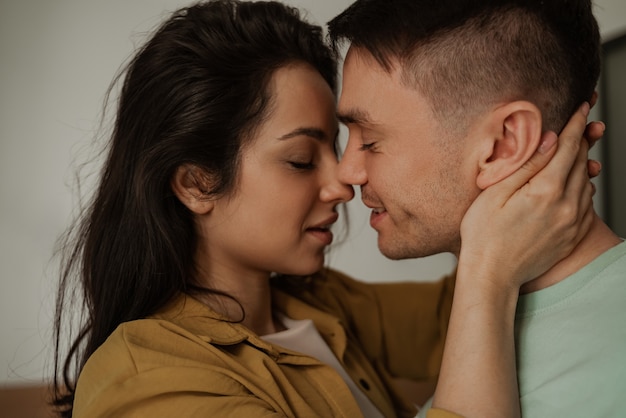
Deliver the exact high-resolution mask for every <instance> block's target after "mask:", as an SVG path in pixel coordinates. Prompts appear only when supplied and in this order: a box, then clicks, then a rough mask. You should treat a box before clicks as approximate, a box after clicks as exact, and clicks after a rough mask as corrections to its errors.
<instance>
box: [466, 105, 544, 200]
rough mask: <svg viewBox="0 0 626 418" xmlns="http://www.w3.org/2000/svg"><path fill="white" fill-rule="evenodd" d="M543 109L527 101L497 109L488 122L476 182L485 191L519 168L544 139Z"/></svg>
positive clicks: (485, 126) (490, 115)
mask: <svg viewBox="0 0 626 418" xmlns="http://www.w3.org/2000/svg"><path fill="white" fill-rule="evenodd" d="M541 122H542V119H541V111H540V110H539V108H538V107H537V106H535V105H534V104H532V103H530V102H527V101H515V102H510V103H507V104H505V105H504V106H500V107H498V108H496V109H495V110H494V111H493V112H491V113H490V114H489V116H488V120H487V121H486V123H485V124H484V129H485V130H486V132H483V133H482V134H484V135H485V138H487V139H486V140H487V142H486V143H484V145H485V148H484V150H485V151H484V152H483V153H482V155H481V159H480V162H479V165H480V167H479V169H480V172H479V173H478V176H477V178H476V184H477V185H478V187H479V188H480V189H481V190H484V189H486V188H487V187H489V186H491V185H493V184H495V183H498V182H499V181H501V180H502V179H504V178H506V177H508V176H509V175H511V174H512V173H514V172H515V171H516V170H517V169H519V168H520V167H521V166H522V165H523V164H524V163H525V162H526V161H528V160H529V159H530V157H531V156H532V155H533V154H534V153H535V151H536V150H537V147H538V146H539V142H540V140H541V132H542V125H541Z"/></svg>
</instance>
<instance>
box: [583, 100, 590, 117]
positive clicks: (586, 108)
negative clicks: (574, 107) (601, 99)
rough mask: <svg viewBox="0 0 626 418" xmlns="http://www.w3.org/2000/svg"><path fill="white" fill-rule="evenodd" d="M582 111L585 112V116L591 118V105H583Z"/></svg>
mask: <svg viewBox="0 0 626 418" xmlns="http://www.w3.org/2000/svg"><path fill="white" fill-rule="evenodd" d="M581 110H582V111H583V115H585V116H589V103H587V102H585V103H583V105H582V108H581Z"/></svg>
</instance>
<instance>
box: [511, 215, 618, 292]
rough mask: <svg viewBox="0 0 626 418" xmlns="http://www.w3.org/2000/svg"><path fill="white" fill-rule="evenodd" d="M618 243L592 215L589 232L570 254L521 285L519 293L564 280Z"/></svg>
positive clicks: (539, 288) (595, 216)
mask: <svg viewBox="0 0 626 418" xmlns="http://www.w3.org/2000/svg"><path fill="white" fill-rule="evenodd" d="M620 242H621V239H620V238H619V237H618V236H617V235H615V233H614V232H613V231H611V229H610V228H609V227H608V226H607V225H606V224H605V223H604V222H603V221H602V220H601V219H600V218H599V217H598V216H597V215H594V219H593V224H592V225H591V228H590V229H589V232H588V233H587V235H585V237H584V238H583V239H582V241H581V242H580V243H579V244H578V245H577V246H576V247H575V248H574V250H573V251H572V252H571V254H570V255H568V256H567V257H565V258H564V259H563V260H561V261H559V262H558V263H557V264H555V265H554V266H553V267H552V268H551V269H550V270H548V271H547V272H545V273H544V274H542V275H541V276H539V277H537V278H536V279H534V280H531V281H530V282H528V283H526V284H525V285H523V286H522V288H521V289H520V293H521V294H524V293H531V292H536V291H538V290H541V289H545V288H546V287H549V286H552V285H554V284H556V283H558V282H560V281H562V280H564V279H566V278H567V277H568V276H571V275H572V274H574V273H575V272H577V271H578V270H580V269H581V268H583V267H584V266H586V265H587V264H589V263H590V262H592V261H593V260H595V259H596V258H597V257H599V256H600V255H601V254H602V253H604V252H605V251H607V250H609V249H610V248H612V247H614V246H616V245H617V244H619V243H620Z"/></svg>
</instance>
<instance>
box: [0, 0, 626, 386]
mask: <svg viewBox="0 0 626 418" xmlns="http://www.w3.org/2000/svg"><path fill="white" fill-rule="evenodd" d="M286 2H287V3H289V4H291V5H294V6H297V7H301V8H303V9H305V10H307V11H308V12H309V13H308V16H309V18H310V20H311V21H313V22H315V23H318V24H324V23H326V22H327V21H328V20H329V19H331V18H332V17H333V16H335V15H336V14H337V13H338V12H340V11H341V10H343V9H345V8H346V7H347V6H348V5H349V4H350V3H351V0H291V1H286ZM188 3H189V2H188V1H180V0H109V1H96V0H55V1H46V0H38V1H37V0H35V1H22V0H0V196H1V198H0V385H8V384H28V383H39V382H40V381H41V380H42V378H43V377H46V376H49V374H50V370H51V367H50V353H51V348H50V346H51V325H52V312H53V302H54V293H55V284H56V273H57V271H56V267H57V265H56V264H55V261H54V260H53V259H52V255H53V248H54V244H55V241H56V239H57V237H58V236H59V234H61V233H62V232H63V230H64V229H65V227H66V226H67V224H68V222H69V220H70V219H71V216H72V210H73V208H74V207H76V204H77V191H76V190H75V189H74V177H73V176H74V175H75V173H76V170H77V168H78V166H79V165H80V164H81V163H83V162H85V161H86V158H87V157H88V156H89V155H91V154H90V153H91V151H93V149H94V148H93V144H92V142H93V140H94V137H95V135H96V133H97V130H98V124H99V117H100V114H101V110H102V102H103V98H104V93H105V91H106V89H107V87H108V85H109V83H110V81H111V79H112V78H113V75H114V74H115V73H116V72H117V70H118V68H119V66H120V65H121V64H122V63H123V62H124V61H125V60H126V59H127V58H128V57H129V56H130V55H131V53H132V52H133V50H134V48H135V47H137V46H138V45H140V44H141V43H142V41H143V40H144V39H145V35H146V34H147V33H148V32H149V31H150V30H151V29H152V28H154V26H155V25H156V24H158V23H159V22H160V21H161V20H162V19H163V18H165V17H166V16H167V15H168V12H170V11H172V10H175V9H177V8H178V7H182V6H185V5H187V4H188ZM595 3H596V7H595V12H596V16H597V17H598V20H599V22H600V25H601V29H602V33H603V37H604V38H605V39H609V38H611V37H614V36H616V35H617V34H620V33H622V32H624V31H625V30H626V2H624V1H623V0H597V1H596V2H595ZM94 171H95V168H93V167H92V169H91V170H88V171H87V172H94ZM600 184H601V179H600ZM360 205H361V204H360V200H359V197H358V196H357V198H356V199H355V200H354V201H353V203H352V204H350V205H349V211H350V216H351V226H350V228H351V231H350V237H351V239H350V241H348V242H346V243H344V244H343V245H341V246H338V247H336V248H334V249H333V250H332V252H331V254H330V256H329V258H328V259H329V262H330V264H331V265H333V266H334V267H337V268H339V269H341V270H344V271H346V272H349V273H351V274H352V275H354V276H356V277H359V278H361V279H363V280H368V281H382V280H392V279H393V280H405V279H407V280H431V279H434V278H437V277H439V276H440V275H442V274H445V273H448V272H449V271H451V270H452V268H453V266H454V257H453V256H452V255H450V254H442V255H438V256H434V257H429V258H427V259H423V260H412V261H401V262H392V261H389V260H386V259H385V258H384V257H383V256H381V255H380V254H379V253H378V250H377V249H376V235H375V233H374V232H373V231H372V230H371V229H370V228H369V225H368V216H369V214H368V212H367V211H365V210H364V209H363V208H362V207H361V206H360Z"/></svg>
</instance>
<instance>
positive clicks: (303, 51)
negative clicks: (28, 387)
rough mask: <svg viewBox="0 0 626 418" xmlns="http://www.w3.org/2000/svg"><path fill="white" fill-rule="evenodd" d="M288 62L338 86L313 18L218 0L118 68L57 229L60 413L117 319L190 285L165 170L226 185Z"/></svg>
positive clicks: (136, 314)
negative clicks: (76, 205) (83, 177)
mask: <svg viewBox="0 0 626 418" xmlns="http://www.w3.org/2000/svg"><path fill="white" fill-rule="evenodd" d="M293 62H304V63H308V64H310V65H311V66H313V67H314V68H316V69H317V70H318V71H319V72H320V74H321V75H322V77H323V78H324V79H325V80H326V81H327V82H328V84H329V85H330V86H331V88H332V89H333V91H336V60H335V55H334V54H333V53H332V52H331V50H330V49H329V48H328V47H327V46H326V44H325V43H324V39H323V33H322V30H321V28H320V27H318V26H312V25H310V24H308V23H306V22H304V21H303V20H302V19H301V18H300V15H299V13H298V11H297V10H296V9H293V8H289V7H287V6H285V5H283V4H280V3H277V2H239V1H236V0H218V1H210V2H203V3H198V4H195V5H193V6H191V7H187V8H184V9H181V10H179V11H177V12H175V13H174V14H173V15H172V16H171V17H170V18H169V19H168V20H167V21H166V22H165V23H163V24H162V25H161V26H160V27H159V28H158V29H157V31H156V32H155V33H154V35H153V36H152V37H151V38H150V39H149V41H148V42H147V43H146V44H145V45H144V46H143V47H142V48H141V49H140V50H139V51H138V52H137V54H136V55H135V56H134V58H133V59H132V61H130V63H129V64H128V66H127V67H126V68H125V71H124V73H123V74H121V76H120V77H118V78H117V79H116V80H122V79H123V84H122V86H121V92H120V96H119V102H118V107H117V113H116V119H115V123H114V126H113V131H112V135H111V139H110V142H109V143H108V145H107V150H106V151H107V158H106V161H105V163H104V167H103V170H102V173H101V178H100V182H99V184H98V187H97V190H96V191H95V194H94V197H93V199H92V201H91V202H90V204H89V205H88V206H87V207H86V208H84V210H83V211H82V213H81V215H80V216H79V218H78V219H77V221H76V223H75V224H74V225H73V226H72V227H71V228H70V229H69V230H68V232H67V233H66V235H65V236H64V237H63V239H62V241H61V247H60V251H61V254H62V258H61V278H60V286H59V290H58V295H57V306H56V313H55V344H56V346H55V375H54V401H53V402H54V404H55V405H56V406H57V408H58V411H59V416H62V417H71V416H72V404H73V399H74V389H75V383H76V379H77V376H78V374H79V373H80V370H81V369H82V367H83V365H84V364H85V361H86V360H87V358H88V357H89V356H90V355H91V354H92V353H93V352H94V351H95V350H96V349H97V348H98V347H99V346H100V345H101V344H102V343H103V342H104V341H105V340H106V338H107V337H108V336H109V335H110V334H111V333H112V332H113V330H115V328H116V327H117V326H118V325H119V324H121V323H123V322H126V321H131V320H135V319H139V318H145V317H147V316H149V315H151V314H153V313H155V312H156V311H157V310H158V309H160V308H161V307H163V306H164V304H166V302H168V301H169V300H170V299H172V298H173V297H174V296H175V295H177V294H179V293H180V292H189V291H190V290H191V289H192V288H193V287H194V285H195V282H194V276H195V274H194V273H195V272H194V263H193V255H194V251H195V245H196V236H195V233H194V226H193V221H192V217H191V215H190V213H189V212H188V210H187V209H186V208H185V207H184V206H183V205H182V204H181V203H180V202H179V201H178V200H177V199H176V197H175V196H174V194H173V193H172V191H171V188H170V179H171V178H172V175H173V174H174V171H175V170H176V168H177V167H179V166H181V165H182V164H186V163H190V164H193V165H195V166H198V167H201V168H202V169H204V170H206V171H207V172H208V173H211V176H212V177H211V178H212V179H214V180H216V181H215V183H214V184H213V186H214V187H213V189H212V190H209V191H207V192H208V193H209V195H214V196H215V195H221V194H225V193H228V192H230V191H232V190H233V188H234V187H235V182H236V174H237V168H238V160H239V155H240V150H241V147H242V144H244V143H245V141H247V140H249V139H250V138H251V137H252V135H253V133H254V130H255V128H257V127H258V126H259V125H260V123H262V121H263V120H264V117H265V116H266V115H267V112H268V104H269V103H270V102H271V93H270V91H269V87H268V86H269V81H270V79H271V76H272V74H273V73H274V71H275V70H277V69H278V68H280V67H282V66H285V65H288V64H290V63H293ZM122 76H123V77H122ZM115 85H116V81H114V83H113V84H112V86H111V88H110V90H109V92H111V91H112V89H113V88H114V86H115ZM74 293H77V296H78V300H79V301H80V304H78V305H77V304H76V303H75V301H76V298H74V297H73V295H74ZM76 312H79V314H78V324H76V322H75V319H76V318H77V316H76ZM80 312H82V316H81V314H80ZM72 318H74V321H72V320H70V319H72ZM81 318H82V319H81ZM72 324H73V325H74V326H72ZM66 327H68V328H70V331H68V330H67V328H66ZM72 329H75V330H76V331H75V332H76V334H75V335H73V334H72V331H71V330H72ZM68 339H69V340H70V342H69V343H68V342H67V340H68ZM67 345H69V347H67ZM68 350H69V351H68Z"/></svg>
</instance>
